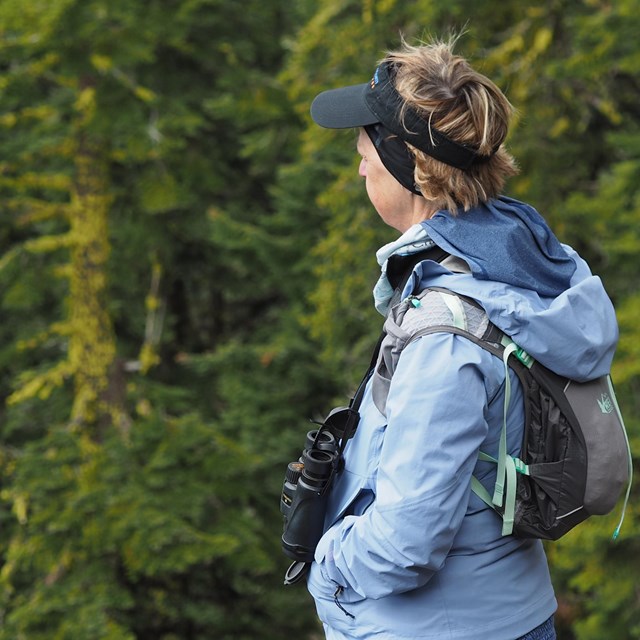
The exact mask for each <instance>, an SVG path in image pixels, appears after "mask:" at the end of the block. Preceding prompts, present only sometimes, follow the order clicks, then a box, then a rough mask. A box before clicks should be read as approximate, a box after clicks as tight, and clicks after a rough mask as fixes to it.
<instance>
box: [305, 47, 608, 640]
mask: <svg viewBox="0 0 640 640" xmlns="http://www.w3.org/2000/svg"><path fill="white" fill-rule="evenodd" d="M311 115H312V117H313V119H314V120H315V122H316V123H318V124H319V125H321V126H323V127H329V128H348V127H359V129H360V130H359V136H358V143H357V149H358V153H359V154H360V155H361V157H362V161H361V163H360V169H359V173H360V175H361V176H362V177H363V178H364V180H365V184H366V189H367V194H368V196H369V199H370V200H371V203H372V204H373V206H374V208H375V209H376V211H377V212H378V214H379V215H380V217H381V218H382V220H383V221H384V222H385V223H386V224H388V225H390V226H391V227H393V228H394V229H397V230H398V231H399V232H401V234H402V235H401V236H400V238H399V239H398V240H397V241H395V242H392V243H391V244H389V245H387V246H385V247H383V248H382V249H381V250H380V251H379V252H378V261H379V262H380V264H381V266H382V275H381V277H380V280H379V282H378V283H377V285H376V287H375V290H374V297H375V304H376V308H377V309H378V310H379V311H380V312H381V313H383V314H386V313H387V312H388V310H389V307H390V305H392V304H393V303H394V302H395V301H394V300H392V298H393V295H394V288H393V286H392V285H391V284H390V283H389V278H388V277H387V265H389V264H390V259H393V257H394V256H398V255H401V256H406V255H411V254H414V253H416V252H419V251H423V250H424V249H425V248H428V247H432V246H437V247H440V249H442V250H444V251H445V252H446V253H447V254H449V257H448V258H446V259H445V260H443V261H442V262H441V263H439V262H436V261H434V260H430V259H426V260H423V261H421V262H419V263H418V264H417V265H416V266H415V267H414V269H413V272H412V273H411V277H410V278H409V280H408V281H407V283H406V285H405V286H404V288H403V290H402V291H401V297H403V298H404V297H406V296H408V295H409V294H413V293H416V292H419V291H421V290H423V289H425V288H427V287H441V288H444V289H448V290H451V291H454V292H456V293H458V294H462V295H464V296H467V297H469V298H473V299H474V300H476V301H477V302H478V303H480V305H481V306H482V307H483V308H484V310H485V311H486V313H487V315H488V316H489V319H490V320H491V322H493V323H494V324H495V325H497V326H498V327H499V328H500V329H501V330H502V331H504V332H505V333H506V334H507V335H509V336H511V337H512V338H513V340H514V341H515V342H516V343H517V344H518V345H520V346H521V347H523V348H524V349H525V350H526V351H527V352H528V353H529V354H531V355H532V356H533V357H535V358H536V359H537V360H539V361H540V362H542V364H544V365H546V366H547V367H549V368H550V369H552V370H554V371H556V372H557V373H559V374H561V375H564V376H567V377H571V378H574V379H579V380H580V379H588V378H592V377H596V376H599V375H602V374H604V373H607V372H608V371H609V367H610V364H611V360H612V357H613V351H614V348H615V343H616V341H617V328H616V323H615V315H614V312H613V308H612V305H611V302H610V301H609V299H608V297H607V295H606V293H605V292H604V289H603V287H602V284H601V282H600V280H599V279H598V278H597V277H594V276H592V275H591V273H590V272H589V269H588V267H587V265H586V263H585V262H584V261H583V260H582V259H581V258H580V257H579V256H578V255H577V254H576V253H575V252H574V251H573V250H571V249H570V248H569V247H567V246H564V245H561V244H560V243H559V242H558V240H557V239H556V238H555V236H554V235H553V233H552V232H551V230H550V229H549V227H548V226H547V225H546V223H545V222H544V220H543V219H542V217H541V216H540V215H539V214H538V213H537V212H536V211H535V210H534V209H532V208H531V207H529V206H528V205H526V204H524V203H521V202H518V201H516V200H512V199H509V198H506V197H504V196H501V195H500V194H501V191H502V189H503V186H504V182H505V180H506V178H508V177H509V176H511V175H514V174H515V173H516V166H515V162H514V160H513V158H512V157H511V156H510V155H509V153H508V152H507V151H506V149H505V147H504V141H505V138H506V136H507V132H508V126H509V119H510V116H511V106H510V104H509V102H508V101H507V99H506V98H505V96H504V95H503V94H502V93H501V92H500V90H499V89H498V88H497V87H496V86H495V85H494V84H493V83H492V82H491V81H490V80H489V79H488V78H486V77H484V76H483V75H481V74H479V73H477V72H476V71H474V70H473V69H472V68H471V67H470V65H469V64H468V63H467V62H466V61H465V60H464V59H463V58H461V57H459V56H456V55H454V54H453V52H452V47H451V45H450V44H444V43H436V44H432V45H425V46H419V47H410V46H404V48H403V49H402V50H400V51H398V52H395V53H391V54H389V55H388V56H387V57H386V58H385V60H384V61H383V62H382V63H381V64H380V66H379V67H378V68H377V69H376V71H375V73H374V76H373V78H372V80H371V81H370V82H369V83H366V84H362V85H356V86H352V87H345V88H341V89H335V90H331V91H326V92H324V93H322V94H320V95H319V96H318V97H317V98H316V99H315V100H314V102H313V105H312V107H311ZM576 318H579V322H578V321H576ZM511 387H512V389H511V398H512V399H511V403H510V405H509V406H510V410H509V414H508V422H507V429H508V431H507V433H508V449H509V452H510V453H511V455H517V454H518V452H519V448H520V443H521V441H522V435H523V434H522V424H523V416H524V409H523V400H522V393H521V389H520V386H519V383H518V381H517V378H516V377H515V376H513V377H512V380H511ZM504 396H505V370H504V366H503V363H502V362H501V361H500V360H499V359H498V358H496V357H495V356H493V355H491V354H490V353H488V352H486V351H485V350H483V349H482V348H481V347H479V346H478V345H476V344H474V343H472V342H471V341H469V340H467V339H465V338H464V337H461V336H458V335H454V334H453V333H446V332H443V333H437V334H432V335H428V336H424V337H422V338H420V339H418V340H416V341H415V342H413V343H411V344H410V345H409V346H407V347H406V348H405V350H404V351H403V352H402V355H401V356H400V359H399V361H398V364H397V369H396V371H395V373H394V375H393V378H392V380H391V385H390V388H389V391H388V396H387V398H386V410H385V411H384V414H383V413H381V411H380V410H379V408H378V407H377V406H376V402H375V401H374V399H373V398H372V393H371V384H369V385H368V386H367V389H366V391H365V394H364V397H363V400H362V404H361V406H360V416H361V418H360V423H359V425H358V428H357V431H356V433H355V436H354V437H353V439H352V440H350V441H349V442H348V444H347V446H346V450H345V453H344V457H345V467H344V470H343V471H341V473H339V474H338V476H337V477H336V479H335V481H334V483H333V486H332V489H331V492H330V495H329V506H328V513H327V516H326V520H325V526H326V531H325V533H324V535H323V536H322V538H321V540H320V542H319V544H318V546H317V548H316V552H315V562H313V563H312V565H311V569H310V572H309V577H308V588H309V590H310V592H311V594H312V596H313V597H314V599H315V602H316V606H317V610H318V614H319V617H320V619H321V620H322V622H323V624H324V627H325V632H326V636H327V638H329V639H330V640H338V639H344V638H357V639H362V640H364V639H370V638H371V639H374V638H375V639H383V638H386V639H390V638H411V639H412V640H417V639H418V638H421V639H422V638H425V639H426V638H431V639H436V638H437V639H438V640H444V639H453V638H455V639H457V640H516V639H520V638H526V639H527V640H551V639H553V638H555V637H556V636H555V631H554V628H553V614H554V611H555V609H556V601H555V597H554V593H553V588H552V585H551V582H550V578H549V571H548V567H547V561H546V558H545V554H544V550H543V547H542V544H541V542H540V541H539V540H530V539H518V538H515V537H514V536H511V535H506V536H503V535H502V532H501V521H500V519H499V517H497V515H496V513H495V512H493V511H492V510H491V509H490V508H489V507H487V506H486V505H485V504H484V503H483V502H482V501H481V500H480V499H479V498H477V497H476V496H475V494H473V493H472V491H471V488H470V482H471V477H472V475H475V476H476V477H477V478H478V479H479V480H480V481H481V483H482V484H483V485H484V486H485V487H486V488H487V489H488V490H490V491H492V490H493V485H494V483H495V477H496V474H495V468H492V465H489V464H487V463H483V462H479V461H478V452H479V451H481V450H482V451H484V452H487V453H489V454H492V455H494V456H495V454H496V452H497V450H498V440H499V434H500V430H501V426H502V420H503V403H504Z"/></svg>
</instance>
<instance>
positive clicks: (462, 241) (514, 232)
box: [422, 197, 576, 296]
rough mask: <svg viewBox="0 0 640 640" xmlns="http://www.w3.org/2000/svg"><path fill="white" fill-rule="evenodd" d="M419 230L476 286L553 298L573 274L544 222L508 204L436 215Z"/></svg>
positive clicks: (513, 202) (523, 206)
mask: <svg viewBox="0 0 640 640" xmlns="http://www.w3.org/2000/svg"><path fill="white" fill-rule="evenodd" d="M422 225H423V226H424V227H426V229H427V231H428V233H429V236H430V237H431V239H432V240H433V241H434V242H435V243H436V244H438V245H439V246H440V247H442V248H443V249H444V250H445V251H448V252H449V253H451V254H452V255H454V256H458V257H461V258H463V259H464V260H465V261H466V262H467V264H468V265H469V266H470V267H471V272H472V273H473V275H474V277H475V278H478V279H479V280H494V281H498V282H504V283H505V284H511V285H514V286H517V287H521V288H524V289H531V290H532V291H536V292H537V293H539V294H540V295H544V296H557V295H559V294H560V293H562V292H563V291H564V290H565V289H567V288H568V286H569V283H570V281H571V277H572V276H573V274H574V272H575V269H576V265H575V263H574V262H573V260H571V258H569V256H568V255H567V254H566V252H565V251H564V250H563V249H562V246H561V244H560V242H559V241H558V239H557V238H556V237H555V235H554V234H553V232H552V231H551V229H550V228H549V226H548V225H547V223H546V222H545V220H544V218H543V217H542V216H541V215H540V214H539V213H538V212H537V211H536V210H535V209H534V208H533V207H530V206H529V205H527V204H525V203H523V202H519V201H517V200H513V199H511V198H506V197H502V198H496V199H494V200H490V201H489V202H488V203H485V204H482V205H480V206H477V207H474V208H473V209H471V210H470V211H467V212H460V213H459V214H458V215H457V216H453V215H451V213H449V212H448V211H439V212H438V213H436V215H435V216H434V217H433V218H431V219H430V220H425V221H424V222H423V223H422Z"/></svg>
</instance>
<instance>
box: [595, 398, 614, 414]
mask: <svg viewBox="0 0 640 640" xmlns="http://www.w3.org/2000/svg"><path fill="white" fill-rule="evenodd" d="M598 406H599V407H600V411H602V413H611V412H612V411H613V400H611V396H610V395H609V394H608V393H603V394H602V395H601V396H600V400H598Z"/></svg>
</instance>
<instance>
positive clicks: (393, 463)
mask: <svg viewBox="0 0 640 640" xmlns="http://www.w3.org/2000/svg"><path fill="white" fill-rule="evenodd" d="M497 360H498V359H497V358H495V357H494V356H492V355H491V354H489V353H488V352H486V351H484V350H483V349H482V348H480V347H478V346H477V345H474V344H473V343H471V342H470V341H468V340H465V339H464V338H460V337H459V336H454V335H453V334H451V333H441V334H432V335H429V336H425V337H423V338H420V339H418V340H416V341H415V342H413V343H411V344H410V345H409V346H407V348H406V349H405V350H404V352H403V353H402V355H401V357H400V359H399V361H398V365H397V369H396V371H395V373H394V376H393V379H392V382H391V387H390V390H389V396H388V399H387V419H388V423H387V428H386V433H385V437H384V443H383V445H382V449H381V453H380V460H379V466H378V471H377V476H376V481H375V494H376V497H375V500H374V502H373V504H372V505H371V506H370V507H369V509H368V510H366V511H365V513H364V514H363V515H361V516H347V517H345V518H343V519H342V520H339V521H338V522H337V523H336V524H334V526H333V527H331V528H330V529H329V530H328V531H327V532H326V533H325V535H324V536H323V537H322V539H321V540H320V543H319V545H318V548H317V550H316V556H315V557H316V561H317V562H318V563H319V565H320V567H319V568H320V573H321V575H322V576H323V577H324V579H325V580H327V581H329V582H330V584H333V585H339V586H341V587H344V588H345V589H346V588H349V589H353V590H354V591H355V592H356V594H359V595H360V596H362V597H366V598H374V599H375V598H381V597H383V596H386V595H389V594H392V593H401V592H405V591H409V590H412V589H415V588H417V587H420V586H422V585H424V584H426V582H427V581H428V580H429V579H430V577H431V576H432V575H433V574H434V573H435V572H437V571H438V570H439V569H440V568H441V567H442V565H443V563H444V561H445V558H446V557H447V554H448V552H449V550H450V549H451V545H452V542H453V539H454V537H455V535H456V532H457V531H458V529H459V527H460V525H461V523H462V519H463V517H464V515H465V512H466V509H467V505H468V502H469V494H470V479H471V474H472V472H473V469H474V467H475V465H476V462H477V456H478V451H479V450H480V446H481V444H482V442H483V441H484V440H485V438H486V436H487V433H488V425H487V423H486V420H485V416H486V408H487V404H488V401H489V400H488V399H489V398H492V397H493V396H494V395H495V393H497V391H498V390H499V388H500V385H501V384H502V383H503V382H504V373H502V375H500V371H501V368H500V366H499V365H501V363H498V362H497ZM347 446H348V445H347ZM354 595H355V594H354Z"/></svg>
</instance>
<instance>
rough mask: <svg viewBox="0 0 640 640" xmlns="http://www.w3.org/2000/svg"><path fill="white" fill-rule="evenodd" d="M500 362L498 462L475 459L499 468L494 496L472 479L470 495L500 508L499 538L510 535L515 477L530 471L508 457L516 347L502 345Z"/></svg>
mask: <svg viewBox="0 0 640 640" xmlns="http://www.w3.org/2000/svg"><path fill="white" fill-rule="evenodd" d="M503 344H504V347H505V349H504V353H503V354H502V362H503V364H504V374H505V379H504V409H503V416H502V429H501V431H500V444H499V447H498V459H497V460H496V458H493V457H491V456H490V455H488V454H486V453H484V452H482V451H481V452H480V453H478V459H479V460H483V461H484V462H493V463H494V464H497V465H498V470H497V476H496V484H495V489H494V492H493V496H491V495H490V494H489V492H488V491H487V490H486V489H485V488H484V486H483V485H482V483H481V482H480V481H479V480H478V479H477V478H476V477H475V476H472V477H471V489H472V491H473V492H474V493H475V494H476V495H477V496H478V497H479V498H480V499H481V500H482V501H483V502H484V503H485V504H487V505H489V506H490V507H491V508H493V509H495V508H496V507H502V506H503V505H504V508H503V512H502V535H503V536H508V535H511V534H512V533H513V522H514V518H515V508H516V489H517V485H518V479H517V474H518V473H523V474H526V475H529V467H528V466H527V465H526V464H525V463H524V462H523V461H522V460H520V459H518V458H514V457H512V456H510V455H509V454H508V453H507V415H508V413H509V404H510V402H511V377H510V376H509V364H508V361H509V356H510V355H511V354H512V353H516V356H517V353H518V349H519V347H518V345H517V344H515V342H513V341H508V342H507V341H505V342H504V343H503Z"/></svg>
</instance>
